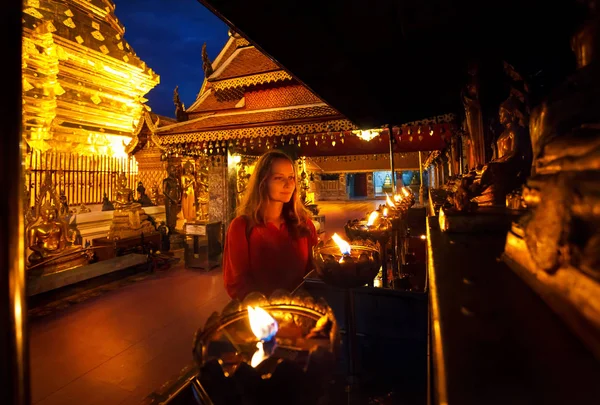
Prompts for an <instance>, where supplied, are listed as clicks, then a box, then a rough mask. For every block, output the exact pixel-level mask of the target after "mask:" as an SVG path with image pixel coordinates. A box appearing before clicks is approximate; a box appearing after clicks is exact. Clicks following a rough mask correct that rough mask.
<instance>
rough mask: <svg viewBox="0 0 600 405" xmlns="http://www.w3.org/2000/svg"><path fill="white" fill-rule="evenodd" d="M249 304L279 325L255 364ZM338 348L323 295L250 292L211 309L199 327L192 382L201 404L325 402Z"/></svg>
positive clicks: (255, 347)
mask: <svg viewBox="0 0 600 405" xmlns="http://www.w3.org/2000/svg"><path fill="white" fill-rule="evenodd" d="M249 306H251V307H258V308H261V309H262V310H264V311H266V312H267V313H268V314H269V315H270V316H271V317H272V318H274V319H275V320H276V322H277V324H278V330H277V333H276V335H275V337H274V338H273V339H274V341H276V344H273V345H272V346H271V350H272V352H271V351H267V356H266V359H264V360H262V362H260V363H259V364H258V365H256V366H255V367H252V366H251V365H250V360H251V359H252V357H253V354H254V353H255V352H256V350H257V338H256V336H255V335H254V334H253V330H252V328H251V326H250V322H249V316H248V309H247V308H248V307H249ZM273 343H274V342H273ZM338 350H339V332H338V325H337V321H336V319H335V316H334V315H333V311H332V310H331V308H330V307H329V306H328V305H327V303H326V302H325V301H324V300H323V299H320V300H317V301H315V299H314V298H313V297H312V296H310V295H308V294H307V293H306V292H304V293H303V292H302V291H299V292H297V293H295V294H293V295H292V294H290V293H289V292H286V291H283V290H277V291H275V292H274V293H273V294H272V295H271V297H270V298H267V297H265V296H264V295H262V294H260V293H251V294H249V295H248V296H247V297H246V299H244V301H243V302H240V301H238V300H233V301H231V302H230V303H229V304H228V305H227V306H226V307H225V308H224V309H223V311H222V312H221V313H220V314H219V313H216V312H215V313H213V314H212V315H211V316H210V317H209V319H208V320H207V321H206V324H205V325H204V328H202V329H200V330H198V332H197V333H196V336H195V339H194V346H193V355H194V359H195V362H196V365H197V367H198V370H199V372H198V375H197V376H196V377H195V378H194V379H193V380H192V381H191V382H190V384H189V385H190V387H191V389H192V390H193V394H194V397H195V398H196V400H197V403H199V404H203V405H208V404H211V405H213V404H214V405H220V404H227V405H235V404H240V405H241V404H244V405H250V404H257V405H258V404H261V405H265V404H268V405H271V404H273V405H274V404H298V405H300V404H315V405H316V404H317V403H325V402H323V401H324V400H327V388H328V387H327V385H328V383H329V381H330V380H331V378H332V375H333V370H334V367H335V361H336V358H337V351H338Z"/></svg>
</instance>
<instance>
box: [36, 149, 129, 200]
mask: <svg viewBox="0 0 600 405" xmlns="http://www.w3.org/2000/svg"><path fill="white" fill-rule="evenodd" d="M24 163H25V167H24V169H25V186H26V187H28V189H29V193H30V202H31V203H30V205H33V203H34V201H35V197H36V195H37V193H38V190H39V189H40V187H41V185H42V180H43V178H44V176H45V175H46V174H49V175H51V176H52V183H53V184H55V185H56V187H57V191H58V192H59V193H61V192H64V194H65V195H66V197H67V201H68V203H69V205H70V206H77V205H80V204H100V203H102V199H103V198H104V193H106V195H107V196H108V199H109V200H111V201H112V200H113V193H114V192H115V185H116V184H117V176H118V175H119V174H120V173H122V172H124V173H125V175H126V177H127V180H128V187H130V188H131V189H133V190H135V189H136V186H137V177H138V164H137V162H136V160H135V158H133V157H132V158H127V157H125V158H118V157H109V156H80V155H76V154H73V153H64V152H63V153H59V152H56V153H55V152H45V153H42V152H39V151H35V150H34V151H32V152H31V153H29V154H28V155H27V158H26V160H25V162H24Z"/></svg>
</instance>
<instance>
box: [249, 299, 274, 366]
mask: <svg viewBox="0 0 600 405" xmlns="http://www.w3.org/2000/svg"><path fill="white" fill-rule="evenodd" d="M248 319H249V320H250V329H252V333H254V336H256V338H257V339H258V340H259V342H258V343H256V348H257V350H256V352H254V354H253V355H252V360H251V362H250V365H251V366H252V367H256V366H258V365H259V364H260V363H261V362H262V361H263V360H266V359H267V358H268V357H269V356H270V355H271V354H272V353H273V350H274V349H275V343H276V342H275V339H274V338H275V335H276V334H277V330H278V329H279V325H278V324H277V321H276V320H275V319H274V318H273V317H272V316H271V315H269V313H268V312H267V311H265V310H264V309H262V308H260V307H256V308H253V307H251V306H248Z"/></svg>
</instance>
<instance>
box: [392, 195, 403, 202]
mask: <svg viewBox="0 0 600 405" xmlns="http://www.w3.org/2000/svg"><path fill="white" fill-rule="evenodd" d="M394 201H396V202H397V203H399V202H400V201H402V196H401V195H400V194H396V195H394Z"/></svg>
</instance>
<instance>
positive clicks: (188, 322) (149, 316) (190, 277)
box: [28, 200, 381, 405]
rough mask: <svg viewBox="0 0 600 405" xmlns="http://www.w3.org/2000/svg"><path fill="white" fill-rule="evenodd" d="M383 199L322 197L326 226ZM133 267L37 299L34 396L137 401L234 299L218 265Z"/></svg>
mask: <svg viewBox="0 0 600 405" xmlns="http://www.w3.org/2000/svg"><path fill="white" fill-rule="evenodd" d="M379 203H381V201H369V200H362V201H345V202H319V208H320V213H319V214H320V215H324V216H325V218H326V222H325V234H324V235H322V237H325V238H327V237H329V236H331V234H333V233H334V232H338V233H340V235H344V231H343V226H344V224H345V223H346V221H347V220H348V219H354V218H362V217H364V216H365V214H366V213H368V212H369V211H372V210H373V209H375V208H376V205H377V204H379ZM175 256H176V257H179V258H180V259H181V260H180V261H179V262H178V263H177V264H175V265H173V266H171V267H170V268H168V269H166V270H156V271H152V272H151V271H147V272H140V273H136V274H130V275H128V276H127V277H123V278H120V279H113V280H111V281H108V282H106V283H104V284H100V285H96V286H93V287H89V286H88V287H87V288H81V287H78V286H75V287H73V288H70V290H69V291H68V292H66V293H65V291H62V292H61V294H60V295H58V294H57V296H56V297H54V299H52V297H50V298H48V297H45V299H44V301H43V302H41V301H40V300H37V302H35V300H33V302H34V303H35V305H30V309H29V320H28V324H29V355H30V380H31V397H32V398H31V399H32V400H31V402H32V404H36V405H38V404H39V405H50V404H78V405H84V404H138V403H140V402H141V401H142V400H143V399H144V398H146V397H147V396H148V395H149V394H150V393H152V392H154V391H156V390H157V389H158V388H159V387H160V386H161V385H163V384H164V383H166V382H167V381H170V380H173V379H175V378H177V377H178V376H179V375H180V372H181V371H182V370H183V369H184V368H185V367H187V366H188V365H191V364H192V341H193V338H194V333H195V332H196V331H197V330H198V329H199V328H201V327H202V326H203V325H204V323H205V321H206V319H207V318H208V317H209V316H210V314H211V313H212V312H214V311H220V310H221V309H222V308H223V307H224V306H225V305H226V304H227V303H228V302H229V297H228V296H227V294H226V292H225V289H224V287H223V282H222V274H221V270H220V269H219V268H217V269H214V270H212V271H209V272H203V271H199V270H191V269H186V268H185V266H184V263H183V258H182V257H183V255H182V251H177V252H176V253H175Z"/></svg>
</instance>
